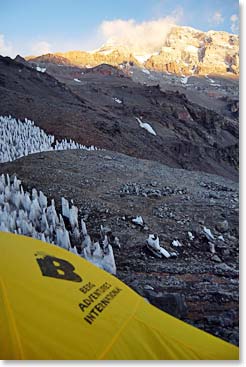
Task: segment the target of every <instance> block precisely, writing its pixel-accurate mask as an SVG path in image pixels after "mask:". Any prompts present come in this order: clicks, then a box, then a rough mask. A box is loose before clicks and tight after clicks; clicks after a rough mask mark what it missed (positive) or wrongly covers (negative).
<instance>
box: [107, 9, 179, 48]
mask: <svg viewBox="0 0 246 367" xmlns="http://www.w3.org/2000/svg"><path fill="white" fill-rule="evenodd" d="M176 22H177V16H168V17H164V18H159V19H156V20H149V21H143V22H137V21H135V20H134V19H129V20H122V19H116V20H111V21H103V22H102V23H101V25H100V32H101V33H102V35H103V37H104V38H105V39H106V40H111V41H113V42H114V43H116V44H121V45H124V46H127V47H130V48H134V50H135V51H137V52H141V51H145V52H153V51H155V50H158V49H159V48H160V47H161V46H163V44H164V41H165V39H166V36H167V34H168V32H169V31H170V29H171V27H172V26H174V25H175V24H176Z"/></svg>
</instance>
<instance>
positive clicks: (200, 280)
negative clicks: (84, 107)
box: [0, 150, 239, 344]
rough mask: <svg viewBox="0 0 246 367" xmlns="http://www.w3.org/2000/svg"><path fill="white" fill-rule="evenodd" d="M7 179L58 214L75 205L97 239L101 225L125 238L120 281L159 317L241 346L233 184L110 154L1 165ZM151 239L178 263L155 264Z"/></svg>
mask: <svg viewBox="0 0 246 367" xmlns="http://www.w3.org/2000/svg"><path fill="white" fill-rule="evenodd" d="M1 173H9V174H10V175H13V174H16V175H17V177H18V178H19V179H21V181H22V183H23V185H24V188H25V189H28V191H31V189H32V188H33V187H35V188H36V189H37V190H42V191H43V192H44V194H45V195H46V196H47V197H48V198H49V200H50V199H51V198H54V199H55V202H56V207H57V208H58V209H59V205H61V197H62V196H63V197H65V198H66V199H73V200H74V205H76V206H77V207H78V209H79V217H80V218H81V217H83V218H84V219H85V222H86V225H87V228H88V232H89V233H90V235H91V237H92V238H93V236H96V235H97V234H98V231H99V230H100V225H101V224H103V226H105V227H106V226H107V227H109V228H110V229H111V230H112V232H113V233H114V235H116V236H117V237H118V238H119V240H120V244H121V248H120V249H118V248H114V255H115V261H116V267H117V274H116V275H117V277H119V278H120V279H121V280H123V281H124V282H125V283H126V284H128V285H129V286H130V287H132V288H133V289H135V290H136V291H137V292H138V293H139V294H141V295H142V296H143V297H145V298H147V299H148V300H149V301H150V302H151V303H152V304H154V305H155V306H157V307H159V308H160V309H162V310H165V311H167V312H169V313H171V314H173V315H174V316H176V317H179V318H181V319H182V320H185V321H187V322H189V323H191V324H193V325H195V326H197V327H199V328H201V329H203V330H206V331H208V332H210V333H213V334H214V335H217V336H219V337H222V338H224V339H225V340H227V341H230V342H232V343H235V344H237V343H238V284H239V283H238V261H239V256H238V255H239V245H238V194H239V192H238V185H237V184H236V183H235V182H232V181H230V180H227V179H225V178H222V177H219V176H215V175H209V174H205V173H202V172H194V171H187V170H182V169H173V168H170V167H167V166H164V165H162V164H160V163H158V162H153V161H149V160H141V159H137V158H134V157H129V156H126V155H122V154H119V153H114V152H110V151H101V152H100V151H97V152H86V151H79V150H77V151H57V152H46V153H39V154H33V155H30V156H28V157H25V158H20V159H18V160H16V161H14V162H11V163H4V164H1V165H0V174H1ZM136 216H141V217H142V219H143V222H144V223H143V225H138V224H136V223H134V222H133V218H136ZM204 227H206V228H207V232H208V229H209V230H210V231H211V233H212V235H213V237H214V239H212V240H211V239H208V238H207V237H206V235H205V233H206V232H204ZM188 232H191V233H192V238H191V239H190V236H189V235H188ZM151 233H156V234H158V236H159V239H160V245H161V246H162V247H163V248H165V249H166V250H167V251H169V253H171V252H173V251H175V252H176V253H177V257H172V258H167V259H166V258H159V257H155V256H154V255H153V253H152V252H150V251H149V250H148V248H147V246H146V243H145V241H146V239H147V238H148V236H149V234H151ZM221 236H223V237H221ZM173 240H178V241H179V243H180V244H181V246H180V247H174V245H173ZM211 243H213V246H212V245H211ZM214 251H215V252H214Z"/></svg>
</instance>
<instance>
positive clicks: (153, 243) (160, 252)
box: [146, 234, 176, 259]
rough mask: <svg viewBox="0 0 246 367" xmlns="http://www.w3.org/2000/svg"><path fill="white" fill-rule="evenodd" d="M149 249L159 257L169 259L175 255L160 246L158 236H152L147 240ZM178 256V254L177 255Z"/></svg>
mask: <svg viewBox="0 0 246 367" xmlns="http://www.w3.org/2000/svg"><path fill="white" fill-rule="evenodd" d="M146 242H147V247H148V248H149V249H150V250H151V251H152V252H153V253H154V254H155V255H156V256H158V257H163V256H164V257H165V258H167V259H168V258H169V257H171V255H173V256H174V253H172V254H170V253H169V252H168V251H167V250H165V249H164V248H163V247H161V246H160V241H159V237H158V236H157V235H156V234H150V235H149V237H148V239H147V240H146ZM175 255H176V254H175Z"/></svg>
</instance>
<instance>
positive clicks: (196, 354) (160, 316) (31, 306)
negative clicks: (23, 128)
mask: <svg viewBox="0 0 246 367" xmlns="http://www.w3.org/2000/svg"><path fill="white" fill-rule="evenodd" d="M0 282H1V283H0V357H1V359H5V360H6V359H26V360H37V359H38V360H96V359H108V360H136V359H137V360H149V359H156V360H158V359H159V360H171V359H174V360H183V359H188V360H190V359H197V360H200V359H201V360H204V359H205V360H208V359H213V360H218V359H220V360H221V359H222V360H224V359H232V360H235V359H238V358H239V349H238V348H237V347H235V346H233V345H231V344H229V343H226V342H224V341H223V340H220V339H218V338H216V337H214V336H212V335H209V334H207V333H205V332H203V331H200V330H198V329H196V328H194V327H192V326H190V325H188V324H186V323H184V322H182V321H180V320H178V319H176V318H174V317H172V316H170V315H168V314H166V313H164V312H162V311H160V310H158V309H157V308H155V307H153V306H151V305H150V304H148V303H147V302H146V301H145V300H144V299H143V298H142V297H140V296H139V295H137V294H136V293H135V292H134V291H132V290H131V289H130V288H128V287H127V286H126V285H125V284H123V283H122V282H121V281H119V280H118V279H117V278H115V277H114V276H111V275H110V274H108V273H106V272H104V271H103V270H100V269H98V268H97V267H95V266H94V265H92V264H90V263H88V262H87V261H86V260H84V259H82V258H80V257H79V256H76V255H74V254H72V253H69V252H68V251H66V250H63V249H61V248H59V247H56V246H52V245H50V244H46V243H44V242H41V241H38V240H34V239H32V238H28V237H24V236H19V235H14V234H9V233H3V232H1V233H0Z"/></svg>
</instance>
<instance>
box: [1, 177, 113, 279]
mask: <svg viewBox="0 0 246 367" xmlns="http://www.w3.org/2000/svg"><path fill="white" fill-rule="evenodd" d="M63 217H64V218H66V219H67V220H68V222H69V225H67V228H66V225H65V222H64V219H63ZM66 222H67V221H66ZM0 231H4V232H12V233H16V234H21V235H25V236H29V237H34V238H37V239H39V240H41V241H44V242H49V243H52V244H54V245H57V246H60V247H63V248H65V249H66V250H68V251H70V252H73V253H75V254H76V255H78V256H82V257H85V258H86V259H87V260H89V261H90V262H92V263H94V264H95V265H97V266H99V267H100V268H102V269H104V270H106V271H108V272H109V273H112V274H115V273H116V266H115V261H114V254H113V249H112V246H111V244H110V241H109V238H108V237H107V235H105V234H104V233H101V238H100V240H99V241H97V242H93V241H92V240H91V238H90V236H89V234H88V233H87V229H86V225H85V222H84V221H83V220H81V223H80V225H79V220H78V208H77V207H76V206H75V205H74V204H72V205H70V204H69V202H68V201H67V200H66V199H64V198H62V215H61V214H59V213H58V212H57V209H56V206H55V201H54V200H51V203H50V205H48V199H47V197H46V196H45V195H44V193H43V192H42V191H39V193H38V192H37V190H36V189H33V190H32V193H29V192H27V191H26V192H25V191H24V189H23V187H22V185H21V181H20V180H18V179H17V178H16V176H14V177H11V178H10V177H9V175H8V174H7V175H6V176H5V175H3V174H2V175H1V176H0ZM115 238H117V237H115Z"/></svg>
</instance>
